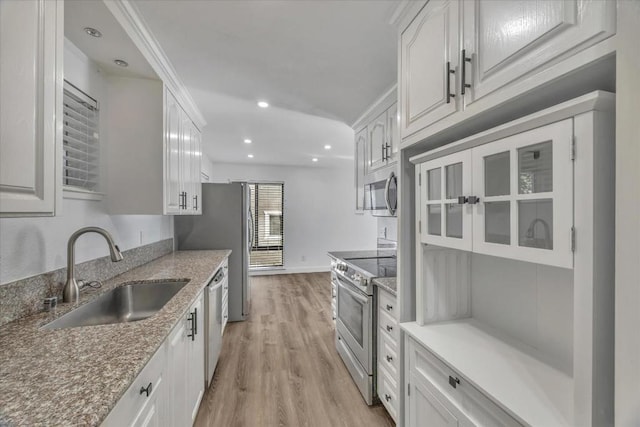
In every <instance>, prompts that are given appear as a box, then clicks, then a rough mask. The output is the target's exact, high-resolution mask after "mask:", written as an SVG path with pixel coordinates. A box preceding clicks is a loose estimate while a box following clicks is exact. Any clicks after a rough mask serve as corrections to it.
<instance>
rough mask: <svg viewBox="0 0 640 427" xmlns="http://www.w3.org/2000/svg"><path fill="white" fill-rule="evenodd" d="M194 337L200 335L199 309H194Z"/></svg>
mask: <svg viewBox="0 0 640 427" xmlns="http://www.w3.org/2000/svg"><path fill="white" fill-rule="evenodd" d="M193 335H198V307H196V308H194V309H193Z"/></svg>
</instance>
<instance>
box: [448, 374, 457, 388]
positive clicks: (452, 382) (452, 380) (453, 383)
mask: <svg viewBox="0 0 640 427" xmlns="http://www.w3.org/2000/svg"><path fill="white" fill-rule="evenodd" d="M458 384H460V379H459V378H458V377H455V378H454V377H452V376H451V375H449V385H450V386H451V387H453V388H456V387H457V386H458Z"/></svg>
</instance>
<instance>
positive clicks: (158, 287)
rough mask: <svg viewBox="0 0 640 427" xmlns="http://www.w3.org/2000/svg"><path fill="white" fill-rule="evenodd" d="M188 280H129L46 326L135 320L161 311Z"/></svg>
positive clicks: (58, 326)
mask: <svg viewBox="0 0 640 427" xmlns="http://www.w3.org/2000/svg"><path fill="white" fill-rule="evenodd" d="M187 283H188V282H187V281H166V282H147V283H129V284H127V285H123V286H119V287H117V288H114V289H112V290H110V291H109V292H107V293H105V294H104V295H101V296H99V297H98V298H96V299H95V300H93V301H91V302H89V303H87V304H84V305H81V306H80V307H78V308H76V309H75V310H72V311H70V312H69V313H67V314H65V315H64V316H61V317H60V318H58V319H56V320H54V321H53V322H51V323H47V324H46V325H44V326H43V327H42V329H62V328H74V327H76V326H91V325H106V324H109V323H125V322H135V321H136V320H142V319H146V318H147V317H151V316H153V315H154V314H155V313H157V312H158V311H159V310H160V309H161V308H162V307H164V305H165V304H166V303H167V302H169V300H170V299H171V298H173V296H174V295H175V294H177V293H178V291H180V289H182V288H183V287H184V286H185V285H186V284H187Z"/></svg>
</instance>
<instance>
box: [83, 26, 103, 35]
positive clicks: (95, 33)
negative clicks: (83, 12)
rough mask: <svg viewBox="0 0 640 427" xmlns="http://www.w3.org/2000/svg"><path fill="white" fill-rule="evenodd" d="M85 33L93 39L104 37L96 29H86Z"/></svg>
mask: <svg viewBox="0 0 640 427" xmlns="http://www.w3.org/2000/svg"><path fill="white" fill-rule="evenodd" d="M84 32H85V33H87V34H89V35H90V36H91V37H102V33H101V32H100V31H98V30H96V29H95V28H91V27H84Z"/></svg>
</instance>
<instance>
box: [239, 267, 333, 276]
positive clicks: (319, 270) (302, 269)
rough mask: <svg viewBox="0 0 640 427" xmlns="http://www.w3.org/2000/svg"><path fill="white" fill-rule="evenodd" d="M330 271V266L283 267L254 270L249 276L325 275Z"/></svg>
mask: <svg viewBox="0 0 640 427" xmlns="http://www.w3.org/2000/svg"><path fill="white" fill-rule="evenodd" d="M329 271H331V266H330V265H322V266H318V267H285V268H279V269H274V270H256V271H250V272H249V275H250V276H272V275H274V274H299V273H326V272H329Z"/></svg>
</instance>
